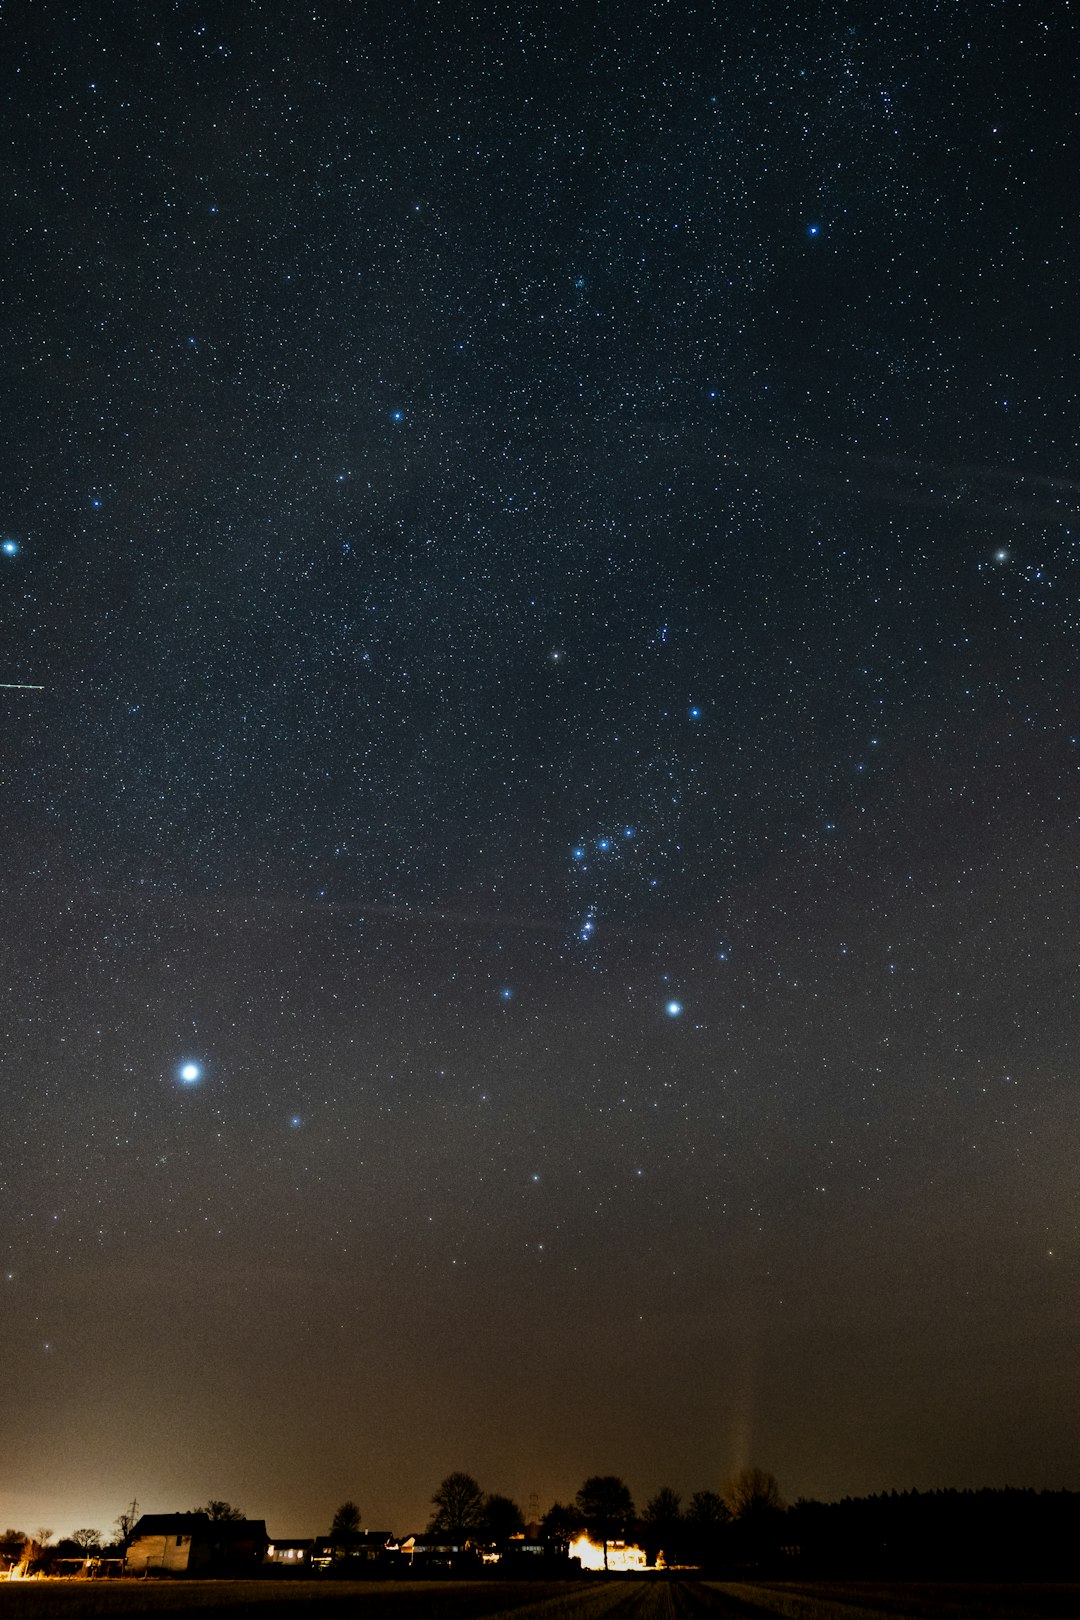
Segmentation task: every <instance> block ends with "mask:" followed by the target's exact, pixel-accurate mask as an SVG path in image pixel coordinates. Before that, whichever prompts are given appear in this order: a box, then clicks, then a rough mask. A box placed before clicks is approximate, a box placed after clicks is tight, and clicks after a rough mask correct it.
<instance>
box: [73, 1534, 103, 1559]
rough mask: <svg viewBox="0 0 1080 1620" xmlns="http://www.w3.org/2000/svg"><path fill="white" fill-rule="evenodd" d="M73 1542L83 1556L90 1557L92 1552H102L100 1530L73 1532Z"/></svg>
mask: <svg viewBox="0 0 1080 1620" xmlns="http://www.w3.org/2000/svg"><path fill="white" fill-rule="evenodd" d="M71 1540H72V1541H73V1542H74V1543H75V1545H76V1547H78V1549H79V1551H80V1552H81V1553H83V1554H86V1555H89V1554H90V1553H92V1552H100V1550H101V1531H100V1530H73V1531H72V1532H71Z"/></svg>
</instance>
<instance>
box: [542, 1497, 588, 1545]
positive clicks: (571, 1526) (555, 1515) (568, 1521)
mask: <svg viewBox="0 0 1080 1620" xmlns="http://www.w3.org/2000/svg"><path fill="white" fill-rule="evenodd" d="M540 1529H541V1530H542V1532H543V1534H544V1536H545V1537H546V1538H547V1540H549V1541H560V1542H563V1543H564V1544H565V1543H566V1542H568V1541H570V1540H571V1538H572V1537H573V1535H574V1532H575V1530H580V1529H581V1514H580V1513H579V1512H578V1510H577V1508H576V1507H568V1506H567V1504H566V1503H565V1502H553V1503H552V1504H551V1506H550V1507H549V1508H548V1510H547V1512H546V1513H545V1514H544V1517H543V1518H542V1519H541V1520H540Z"/></svg>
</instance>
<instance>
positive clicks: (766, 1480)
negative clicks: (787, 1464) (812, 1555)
mask: <svg viewBox="0 0 1080 1620" xmlns="http://www.w3.org/2000/svg"><path fill="white" fill-rule="evenodd" d="M724 1502H725V1505H726V1507H727V1509H728V1512H729V1513H730V1514H731V1517H732V1518H733V1519H734V1521H735V1540H736V1544H737V1546H738V1548H739V1550H740V1552H741V1554H742V1556H743V1557H744V1558H748V1559H752V1560H760V1559H762V1558H765V1557H767V1556H768V1555H769V1554H771V1553H773V1552H775V1550H776V1546H777V1545H778V1542H779V1531H780V1522H781V1515H782V1514H783V1511H784V1499H783V1497H782V1496H781V1495H780V1486H779V1485H778V1483H777V1481H776V1478H775V1476H774V1475H772V1474H769V1473H766V1471H765V1470H764V1469H763V1468H744V1469H743V1470H742V1471H741V1472H740V1473H738V1474H736V1475H735V1477H734V1478H733V1479H729V1480H728V1482H727V1484H726V1485H725V1486H724Z"/></svg>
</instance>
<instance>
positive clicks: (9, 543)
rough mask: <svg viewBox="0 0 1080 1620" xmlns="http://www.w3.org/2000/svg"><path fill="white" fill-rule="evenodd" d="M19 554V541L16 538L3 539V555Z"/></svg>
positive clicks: (12, 555) (14, 555)
mask: <svg viewBox="0 0 1080 1620" xmlns="http://www.w3.org/2000/svg"><path fill="white" fill-rule="evenodd" d="M18 555H19V542H18V541H17V540H5V541H4V556H5V557H17V556H18Z"/></svg>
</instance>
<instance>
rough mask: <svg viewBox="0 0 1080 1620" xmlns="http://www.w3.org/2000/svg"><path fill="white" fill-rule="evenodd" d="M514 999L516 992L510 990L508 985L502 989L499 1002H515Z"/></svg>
mask: <svg viewBox="0 0 1080 1620" xmlns="http://www.w3.org/2000/svg"><path fill="white" fill-rule="evenodd" d="M513 999H514V992H513V991H512V990H511V988H510V986H509V985H508V984H504V985H503V987H502V989H501V990H500V991H499V1000H500V1001H513Z"/></svg>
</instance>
